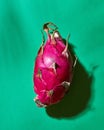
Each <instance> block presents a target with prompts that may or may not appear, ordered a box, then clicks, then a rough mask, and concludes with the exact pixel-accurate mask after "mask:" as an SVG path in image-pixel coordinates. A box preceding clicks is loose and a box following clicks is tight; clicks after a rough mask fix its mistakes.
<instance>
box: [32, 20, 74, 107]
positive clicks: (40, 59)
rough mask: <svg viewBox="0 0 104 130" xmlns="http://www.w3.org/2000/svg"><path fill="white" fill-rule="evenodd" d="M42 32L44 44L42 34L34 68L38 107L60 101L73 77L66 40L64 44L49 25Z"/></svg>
mask: <svg viewBox="0 0 104 130" xmlns="http://www.w3.org/2000/svg"><path fill="white" fill-rule="evenodd" d="M43 30H44V31H45V32H46V34H47V40H46V42H45V38H44V34H43V32H42V35H43V39H42V45H41V46H40V49H39V51H38V54H37V57H36V61H35V67H34V76H33V81H34V91H35V93H36V94H37V95H36V97H35V98H34V101H35V103H36V104H37V106H39V107H47V106H49V105H52V104H56V103H58V102H59V101H61V100H62V98H63V97H64V95H65V94H66V92H67V91H68V90H69V86H70V84H71V80H72V76H73V66H74V65H75V62H76V61H75V62H74V61H73V60H72V56H71V53H70V52H69V50H68V39H69V37H68V39H67V40H66V44H64V42H63V40H62V37H61V35H60V33H59V31H58V27H57V26H56V25H55V24H53V23H51V22H48V23H45V24H44V25H43Z"/></svg>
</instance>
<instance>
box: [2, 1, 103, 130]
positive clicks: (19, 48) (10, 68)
mask: <svg viewBox="0 0 104 130" xmlns="http://www.w3.org/2000/svg"><path fill="white" fill-rule="evenodd" d="M49 21H51V22H53V23H55V24H56V25H57V26H58V27H59V30H60V33H61V35H63V37H66V36H67V34H68V33H70V34H71V38H70V42H71V43H72V44H73V46H75V53H76V55H77V57H78V59H79V61H80V67H79V68H80V70H78V73H79V76H78V77H79V81H75V82H76V84H77V83H78V82H79V83H78V84H77V88H75V89H74V90H73V89H72V90H73V91H70V94H68V95H67V96H66V97H65V98H66V100H65V99H64V101H63V103H62V104H61V105H60V104H59V106H57V105H56V106H54V107H52V108H49V110H45V109H44V108H38V107H37V106H36V105H35V103H34V102H33V98H34V96H35V93H34V92H33V78H32V77H33V68H34V61H35V57H36V54H37V50H38V49H39V46H40V44H41V40H42V38H41V32H40V30H41V28H42V25H43V24H44V23H45V22H49ZM81 65H83V67H82V68H81ZM85 70H86V72H84V71H85ZM93 70H94V71H93ZM76 71H77V70H76ZM81 71H83V72H81ZM83 73H84V75H83ZM85 73H86V74H85ZM89 73H90V74H92V75H93V76H92V79H91V82H90V83H88V82H89V80H88V79H87V74H89ZM83 77H85V78H84V80H83ZM76 78H77V75H76ZM75 82H74V84H75ZM81 83H82V85H83V89H82V88H81V89H82V90H81V91H80V84H81ZM86 85H87V86H86ZM84 87H86V88H87V89H86V88H84ZM88 89H90V90H88ZM79 91H80V92H79ZM88 91H89V92H88ZM74 93H75V94H74ZM70 95H72V96H71V98H72V99H71V98H69V97H70ZM76 95H77V96H76ZM84 95H86V97H85V96H84ZM68 96H69V97H68ZM76 97H77V98H78V100H77V99H76ZM79 97H80V98H79ZM83 97H84V98H86V99H85V100H82V99H83ZM68 99H69V101H71V103H72V105H71V103H69V104H68ZM81 102H83V103H81ZM73 103H74V105H73ZM81 104H82V105H83V104H85V105H84V107H82V108H81V107H80V105H81ZM55 107H56V108H55ZM67 108H68V109H67ZM70 108H71V109H70ZM78 109H79V110H78ZM72 112H73V113H72ZM42 129H44V130H49V129H50V130H52V129H54V130H63V129H65V130H88V129H90V130H103V129H104V0H51V1H50V0H37V1H36V0H0V130H42Z"/></svg>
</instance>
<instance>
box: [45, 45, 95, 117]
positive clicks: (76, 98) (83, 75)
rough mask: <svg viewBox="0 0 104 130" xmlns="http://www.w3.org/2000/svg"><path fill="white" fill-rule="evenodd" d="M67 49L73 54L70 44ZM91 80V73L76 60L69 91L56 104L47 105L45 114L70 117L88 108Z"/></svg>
mask: <svg viewBox="0 0 104 130" xmlns="http://www.w3.org/2000/svg"><path fill="white" fill-rule="evenodd" d="M69 50H70V52H71V53H72V56H73V55H74V51H73V47H72V46H71V45H70V46H69ZM93 80H94V77H93V75H92V74H91V75H89V73H88V72H87V71H86V70H85V68H84V67H83V66H82V64H81V63H80V62H79V61H77V64H76V67H75V70H74V76H73V80H72V83H71V85H70V88H69V92H68V93H67V94H66V95H65V97H64V98H63V99H62V101H60V102H59V103H58V104H54V105H51V106H48V107H47V108H46V112H47V114H48V115H49V116H51V117H54V118H71V117H75V116H77V115H78V114H80V113H82V112H83V111H84V110H86V109H87V108H88V103H89V101H90V100H91V99H92V83H93Z"/></svg>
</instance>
